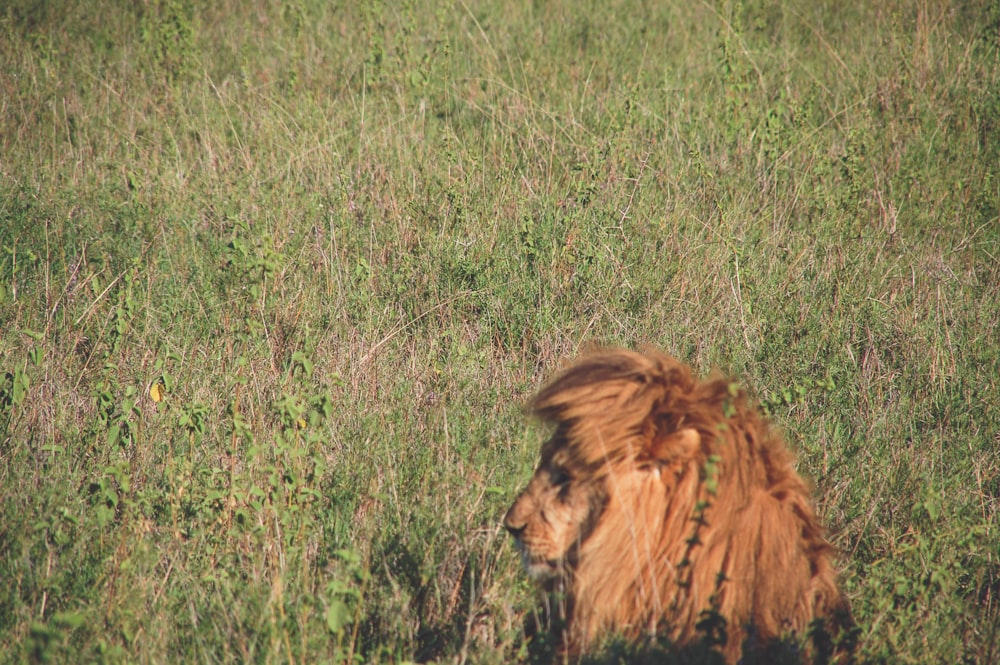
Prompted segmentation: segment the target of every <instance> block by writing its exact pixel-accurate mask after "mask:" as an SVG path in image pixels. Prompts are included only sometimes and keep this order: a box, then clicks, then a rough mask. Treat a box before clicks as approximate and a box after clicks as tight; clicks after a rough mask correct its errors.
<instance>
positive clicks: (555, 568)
mask: <svg viewBox="0 0 1000 665" xmlns="http://www.w3.org/2000/svg"><path fill="white" fill-rule="evenodd" d="M521 564H522V565H523V566H524V571H525V572H526V573H527V574H528V577H530V578H531V579H532V580H534V581H536V582H544V581H545V580H551V579H553V578H555V577H559V575H561V574H562V564H561V563H560V562H559V561H554V560H552V559H546V558H545V557H542V556H538V555H536V554H531V553H530V552H528V551H526V550H524V549H523V548H522V549H521Z"/></svg>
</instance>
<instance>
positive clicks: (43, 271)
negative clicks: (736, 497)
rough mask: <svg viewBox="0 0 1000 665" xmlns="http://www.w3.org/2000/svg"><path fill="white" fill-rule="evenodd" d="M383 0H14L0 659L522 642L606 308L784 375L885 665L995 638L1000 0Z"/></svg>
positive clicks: (772, 388)
mask: <svg viewBox="0 0 1000 665" xmlns="http://www.w3.org/2000/svg"><path fill="white" fill-rule="evenodd" d="M355 4H356V3H351V2H345V3H327V2H322V1H320V0H299V1H298V2H288V3H282V2H267V1H265V0H259V1H253V2H235V1H233V0H219V1H216V2H195V1H194V0H147V1H144V2H124V1H121V0H95V1H93V2H84V1H82V0H75V1H74V0H69V1H67V2H45V1H44V0H10V1H8V2H5V3H3V5H2V7H0V62H2V63H3V65H2V67H0V248H2V252H0V580H2V582H0V661H3V662H11V663H22V662H53V663H55V662H111V663H118V662H122V663H124V662H129V663H161V662H175V663H182V662H186V663H210V662H261V663H284V662H297V663H318V662H336V663H341V662H343V663H402V662H407V661H419V662H426V661H435V662H442V663H465V662H485V663H502V662H511V661H514V660H516V659H525V658H529V657H531V653H532V651H531V643H530V640H528V639H527V638H526V637H525V626H526V625H527V624H530V623H531V620H532V617H533V616H534V615H535V614H536V613H537V609H538V607H539V600H538V598H537V596H536V595H535V593H534V592H533V590H532V588H531V586H530V585H529V584H528V582H527V581H526V580H525V579H524V576H523V574H522V573H521V571H520V568H519V564H518V561H517V557H516V556H515V554H514V552H513V551H512V547H511V544H510V543H509V542H508V540H509V539H508V537H507V536H506V534H504V533H502V530H501V529H500V528H499V522H500V519H501V517H502V515H503V512H504V510H505V509H506V506H507V505H508V504H509V502H510V501H511V500H512V499H513V497H514V495H515V493H516V491H517V490H518V489H519V488H520V486H521V485H522V484H523V483H524V482H525V481H526V480H527V478H528V476H529V474H530V471H531V467H532V464H533V462H534V459H535V457H536V455H537V451H538V445H539V443H540V441H541V440H542V439H543V437H544V436H545V432H544V429H543V428H542V427H541V426H539V425H538V424H536V423H532V422H530V421H527V420H526V419H525V417H524V415H523V412H522V410H521V405H522V404H523V402H524V400H525V399H526V398H527V397H528V396H529V395H530V394H531V392H532V391H533V390H535V389H536V388H537V387H538V386H539V385H540V384H541V383H542V382H543V381H544V380H545V379H546V378H547V377H548V376H550V375H551V374H552V372H553V371H554V370H555V369H556V368H557V367H558V364H559V362H560V361H561V360H564V359H567V358H569V357H572V356H573V355H574V354H576V353H577V352H578V351H579V350H580V349H581V348H583V347H586V346H587V345H588V344H594V343H603V344H620V345H625V346H629V347H636V346H639V345H642V344H654V345H656V346H658V347H661V348H663V349H665V350H667V351H669V352H670V353H672V354H674V355H676V356H678V357H680V358H682V359H683V360H685V361H687V362H689V363H691V364H692V365H693V366H694V367H695V368H697V370H698V371H699V372H701V373H707V372H709V371H710V370H711V369H712V368H713V367H719V368H722V369H724V370H725V371H727V372H731V373H733V374H734V375H736V376H739V377H741V380H742V381H744V382H745V383H746V384H747V385H748V386H750V387H751V388H752V389H753V390H754V391H755V392H756V393H757V394H758V395H759V396H760V397H761V399H762V400H763V401H764V402H765V404H766V405H767V407H768V408H769V410H770V411H771V413H772V414H773V418H774V419H775V420H776V422H777V423H778V424H779V425H780V426H781V427H782V428H783V429H784V431H785V432H786V435H787V438H788V439H789V441H790V442H791V443H792V445H793V446H794V447H795V448H796V450H797V451H798V455H799V466H800V469H801V471H802V472H803V473H804V474H806V475H808V476H809V477H810V478H811V479H812V480H813V481H814V483H815V485H816V488H817V499H818V505H819V510H820V513H821V515H822V516H823V519H824V520H825V522H826V523H827V524H828V525H829V526H830V528H831V532H832V538H833V540H834V541H835V543H836V545H837V546H838V547H839V548H840V549H841V550H842V552H843V569H844V575H843V580H844V586H845V588H846V589H847V591H848V593H849V595H850V597H851V600H852V603H853V607H854V612H855V614H856V618H857V620H858V622H859V624H860V626H861V629H862V639H863V647H862V651H861V654H860V655H861V658H862V660H863V661H864V662H871V663H877V662H888V663H983V664H987V663H993V662H996V661H997V659H998V658H1000V630H998V629H1000V533H998V528H1000V524H998V522H1000V517H998V506H1000V218H998V215H1000V4H998V3H997V2H996V0H990V1H986V0H973V1H971V2H964V3H958V2H947V1H943V0H942V1H935V0H923V1H920V0H901V1H899V2H886V3H881V2H875V3H870V2H855V1H852V2H846V3H835V2H812V1H809V0H769V1H760V2H750V1H748V2H745V3H742V4H739V3H735V2H726V1H719V2H710V1H705V2H694V3H689V2H645V3H639V2H625V1H612V2H607V3H601V2H594V3H573V2H560V1H557V0H553V1H552V2H505V3H503V2H479V1H477V0H458V2H449V3H422V2H415V1H412V0H411V1H409V2H400V3H393V2H371V3H364V4H363V6H358V7H356V6H355ZM341 5H342V6H341Z"/></svg>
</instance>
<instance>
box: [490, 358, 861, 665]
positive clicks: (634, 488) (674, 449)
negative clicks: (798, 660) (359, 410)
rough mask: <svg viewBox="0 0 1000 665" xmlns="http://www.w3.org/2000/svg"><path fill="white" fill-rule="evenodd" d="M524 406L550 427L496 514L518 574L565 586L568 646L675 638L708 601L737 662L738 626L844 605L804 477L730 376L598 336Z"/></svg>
mask: <svg viewBox="0 0 1000 665" xmlns="http://www.w3.org/2000/svg"><path fill="white" fill-rule="evenodd" d="M530 406H531V409H532V410H533V411H534V413H536V414H538V415H539V416H541V417H542V418H543V419H544V420H547V421H550V422H552V423H553V424H554V425H555V433H554V434H553V435H552V437H551V438H550V439H549V440H548V441H547V442H546V443H545V444H544V445H543V446H542V452H541V462H540V463H539V465H538V468H537V470H536V471H535V473H534V476H533V477H532V478H531V481H530V482H529V484H528V486H527V488H525V490H524V491H523V492H522V493H521V494H520V496H518V498H517V500H516V501H515V502H514V505H513V506H511V508H510V510H509V511H508V512H507V515H506V517H505V518H504V526H505V527H506V528H507V530H508V531H510V533H511V534H512V535H513V536H514V539H515V541H516V543H517V547H518V549H519V550H520V552H521V554H522V558H523V562H524V565H525V568H526V569H527V571H528V574H529V575H530V576H531V577H532V578H534V579H536V580H539V581H542V582H544V583H545V584H546V585H547V587H548V588H556V587H558V588H561V589H562V590H563V591H564V592H565V595H566V599H567V601H568V609H567V614H568V616H567V619H568V627H567V630H566V633H565V635H564V636H563V641H564V646H565V647H566V648H567V649H568V650H570V651H583V650H586V649H587V648H588V647H589V646H592V645H593V644H594V643H595V641H597V640H599V639H600V638H602V637H604V636H607V635H611V634H619V635H622V636H625V637H638V636H640V635H643V634H647V635H654V634H655V635H662V636H665V637H667V638H669V639H671V640H673V641H674V642H676V643H679V644H684V643H686V642H690V641H692V640H694V639H695V638H696V636H697V634H698V624H699V622H700V621H702V620H703V619H704V618H705V617H706V616H707V615H706V613H709V614H708V615H710V616H716V617H721V618H722V619H724V620H725V626H726V628H727V630H726V633H727V639H726V642H725V646H724V647H723V649H724V653H725V654H726V657H727V660H729V661H730V662H735V660H736V659H737V658H738V657H739V654H740V652H741V648H742V646H743V643H744V641H745V639H746V638H748V637H750V636H752V638H753V641H754V642H755V643H761V642H763V641H767V640H771V639H775V638H783V637H789V636H795V635H798V636H804V635H806V633H807V632H809V630H810V626H811V624H812V623H813V622H814V620H816V619H821V618H824V617H826V616H828V615H836V617H837V620H838V621H839V622H841V623H846V622H847V621H849V612H848V610H847V605H846V601H845V600H844V598H843V596H842V594H841V593H840V591H839V590H838V588H837V585H836V581H835V571H834V568H833V565H832V547H831V546H830V545H829V543H828V542H827V541H826V540H825V538H824V537H823V531H822V529H821V527H820V525H819V522H818V521H817V519H816V517H815V514H814V512H813V509H812V506H811V502H810V499H809V492H808V488H807V486H806V484H805V482H804V481H803V480H802V479H801V478H800V477H799V476H798V474H797V473H796V472H795V469H794V466H793V464H794V460H793V457H792V455H791V453H790V452H789V451H788V449H787V448H786V447H785V444H784V443H783V441H782V439H781V438H780V436H778V435H777V434H776V433H775V432H773V431H771V430H769V429H768V426H767V423H766V422H765V421H764V420H763V419H762V418H761V417H760V415H759V414H758V411H757V409H756V408H755V407H754V406H753V405H752V404H751V403H750V402H749V400H748V398H747V397H746V395H745V394H744V392H743V391H742V390H740V389H739V388H738V386H737V385H736V384H734V383H732V382H731V381H729V380H728V379H724V378H713V379H710V380H705V381H696V380H695V379H694V378H693V377H692V375H691V371H690V369H689V368H688V367H687V366H685V365H683V364H681V363H680V362H678V361H677V360H675V359H673V358H670V357H668V356H665V355H662V354H659V353H656V352H648V353H646V354H645V355H643V354H639V353H634V352H630V351H622V350H605V351H599V352H594V353H591V354H589V355H586V356H584V357H583V358H581V359H580V360H579V361H577V362H576V363H575V364H574V365H572V366H571V367H569V368H568V369H567V370H566V371H565V372H563V373H562V374H561V375H560V376H559V377H557V378H556V379H555V380H554V381H553V382H552V383H551V384H549V385H548V386H547V387H546V388H544V389H543V390H542V391H541V392H540V393H539V394H538V395H537V396H536V397H535V398H534V400H533V401H532V402H531V405H530Z"/></svg>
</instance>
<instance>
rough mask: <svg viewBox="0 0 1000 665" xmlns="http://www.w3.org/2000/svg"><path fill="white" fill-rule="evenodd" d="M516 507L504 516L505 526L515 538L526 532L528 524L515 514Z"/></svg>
mask: <svg viewBox="0 0 1000 665" xmlns="http://www.w3.org/2000/svg"><path fill="white" fill-rule="evenodd" d="M513 513H514V509H513V508H511V509H510V510H508V511H507V514H506V515H504V517H503V528H505V529H507V533H509V534H510V535H512V536H514V537H515V538H518V537H520V535H521V534H522V533H524V527H525V526H526V524H525V522H524V521H523V520H519V519H517V517H516V516H515V515H514V514H513Z"/></svg>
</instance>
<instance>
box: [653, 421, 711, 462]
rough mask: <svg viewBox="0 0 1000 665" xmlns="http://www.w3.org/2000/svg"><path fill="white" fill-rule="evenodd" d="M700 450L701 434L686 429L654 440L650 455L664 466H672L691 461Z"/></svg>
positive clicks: (692, 429) (688, 428)
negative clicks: (672, 464)
mask: <svg viewBox="0 0 1000 665" xmlns="http://www.w3.org/2000/svg"><path fill="white" fill-rule="evenodd" d="M700 448H701V434H699V433H698V430H696V429H695V428H693V427H685V428H684V429H679V430H677V431H676V432H671V433H670V434H667V435H666V436H664V437H660V438H658V439H656V440H654V441H653V443H652V444H651V445H650V450H649V454H650V456H651V457H652V458H653V459H655V460H656V461H658V462H660V463H662V464H670V463H672V462H683V461H685V460H689V459H691V458H692V457H694V456H695V455H696V454H697V453H698V450H699V449H700Z"/></svg>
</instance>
